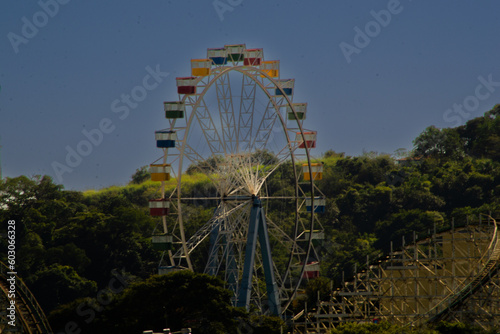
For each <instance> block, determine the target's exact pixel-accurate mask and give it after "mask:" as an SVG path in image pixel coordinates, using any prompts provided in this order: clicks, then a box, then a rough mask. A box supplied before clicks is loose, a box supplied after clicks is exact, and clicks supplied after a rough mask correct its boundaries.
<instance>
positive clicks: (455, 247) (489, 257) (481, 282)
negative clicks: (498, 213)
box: [293, 216, 500, 333]
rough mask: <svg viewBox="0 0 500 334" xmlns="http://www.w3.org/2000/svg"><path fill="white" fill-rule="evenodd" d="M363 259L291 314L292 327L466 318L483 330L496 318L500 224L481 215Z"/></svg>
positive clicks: (312, 329) (324, 328)
mask: <svg viewBox="0 0 500 334" xmlns="http://www.w3.org/2000/svg"><path fill="white" fill-rule="evenodd" d="M390 249H391V250H390V253H389V254H387V255H386V256H384V257H380V258H378V259H375V261H373V260H372V261H369V259H367V264H366V267H363V268H362V270H361V271H357V270H356V269H355V274H354V276H353V279H352V280H349V281H343V282H342V287H340V288H338V289H337V290H334V291H333V290H332V291H331V294H330V298H329V299H328V300H324V301H320V302H318V303H317V304H316V305H311V306H309V307H308V308H307V309H305V310H303V311H302V312H300V313H298V314H296V315H295V317H294V318H293V323H294V328H295V330H296V332H298V333H327V332H328V331H329V330H331V329H333V328H335V327H336V326H337V325H338V324H341V323H345V322H372V321H384V320H385V321H389V322H392V323H395V324H399V325H402V326H404V327H407V326H415V325H417V326H419V325H422V324H424V323H431V324H432V323H436V322H439V321H454V320H458V321H465V322H467V323H472V324H474V325H476V326H479V327H482V328H483V329H491V328H497V327H498V326H499V324H500V321H499V319H500V298H499V297H500V230H499V226H498V223H497V222H496V221H495V220H494V219H492V218H491V217H490V216H488V221H487V222H482V220H481V217H479V220H478V223H474V222H469V220H468V221H467V224H465V225H461V226H455V224H454V222H452V223H451V226H450V228H447V226H441V229H440V230H438V229H437V227H436V226H434V232H433V233H432V234H431V233H429V234H428V235H427V236H424V238H421V237H420V238H419V236H417V235H416V234H415V233H414V235H413V242H410V243H405V239H404V238H403V240H402V248H401V249H399V248H397V249H395V250H393V247H392V243H391V247H390Z"/></svg>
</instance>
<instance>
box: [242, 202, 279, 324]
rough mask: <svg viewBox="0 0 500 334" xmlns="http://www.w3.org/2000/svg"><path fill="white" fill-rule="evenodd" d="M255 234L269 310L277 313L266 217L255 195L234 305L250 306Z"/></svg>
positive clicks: (255, 245)
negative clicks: (240, 279)
mask: <svg viewBox="0 0 500 334" xmlns="http://www.w3.org/2000/svg"><path fill="white" fill-rule="evenodd" d="M257 236H258V237H259V241H260V248H261V252H262V262H263V266H264V274H265V276H266V287H267V296H268V301H269V310H270V311H271V313H272V314H274V315H279V314H280V313H281V312H280V311H281V310H280V302H279V295H278V287H277V284H276V279H275V277H274V271H273V262H272V257H271V247H270V245H269V236H268V233H267V224H266V218H265V216H264V211H263V210H262V203H261V201H260V199H259V198H257V197H256V198H254V202H253V206H252V210H251V212H250V222H249V226H248V234H247V244H246V249H245V264H244V267H243V277H242V281H241V286H240V291H239V295H238V302H237V304H236V306H238V307H245V308H246V309H247V310H248V309H249V306H250V298H251V292H252V275H253V268H254V262H255V249H256V247H257Z"/></svg>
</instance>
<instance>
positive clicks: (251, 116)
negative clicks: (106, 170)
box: [157, 44, 324, 314]
mask: <svg viewBox="0 0 500 334" xmlns="http://www.w3.org/2000/svg"><path fill="white" fill-rule="evenodd" d="M263 57H264V56H263V50H262V49H246V47H245V45H244V44H239V45H226V46H225V47H224V48H218V49H208V50H207V57H206V58H205V59H193V60H192V61H191V75H192V76H191V77H183V78H177V89H178V94H179V100H178V101H175V102H165V113H166V118H167V119H168V122H169V126H168V128H167V129H164V130H161V131H157V139H158V138H160V139H162V138H163V139H170V140H158V141H157V146H158V147H160V148H162V149H163V155H162V157H161V158H160V159H158V160H162V162H163V165H168V166H171V173H172V179H175V181H176V187H175V189H174V190H173V191H166V189H167V187H166V184H167V182H168V181H167V180H168V179H169V178H170V175H169V176H168V177H165V178H163V179H164V180H165V181H162V188H161V195H162V199H168V200H169V201H170V203H171V205H170V207H169V212H168V215H167V213H166V212H163V213H162V212H160V213H159V214H157V215H161V216H162V218H161V219H162V222H163V233H162V235H167V234H168V235H171V236H172V237H173V239H172V240H173V242H172V244H171V245H168V247H167V248H168V249H169V250H168V251H165V253H164V257H163V258H162V262H161V264H160V269H159V270H160V273H168V272H170V271H174V270H182V269H189V270H198V271H202V272H205V273H208V274H211V275H216V276H219V277H221V278H222V279H224V281H225V282H226V284H227V287H228V288H229V289H230V290H231V291H233V293H234V295H233V302H234V304H235V305H239V306H246V307H247V308H250V307H252V309H253V310H256V311H258V312H266V311H270V312H271V313H275V314H284V313H285V312H286V310H287V309H288V306H289V305H290V303H291V301H292V299H293V297H294V295H295V293H296V291H297V289H298V288H299V286H300V285H301V282H302V281H303V280H306V279H308V278H309V277H311V274H310V273H308V269H307V264H308V263H310V262H313V261H316V262H317V261H319V259H318V257H317V254H316V252H315V249H314V246H313V242H312V240H313V239H314V238H315V237H317V236H318V235H322V234H321V233H307V234H304V232H305V231H318V230H319V231H321V230H322V227H321V226H320V225H319V223H318V220H317V216H316V215H315V212H324V199H323V198H324V197H321V200H322V201H320V200H318V198H319V196H321V195H322V194H321V193H320V192H319V190H318V189H317V187H316V186H315V184H314V181H315V180H314V179H312V180H311V178H310V179H309V181H307V182H306V184H305V185H304V182H303V176H302V163H303V164H307V165H309V167H310V166H311V159H310V155H309V150H310V148H313V147H315V144H316V132H314V131H311V130H306V129H305V128H303V125H302V123H303V119H304V117H303V115H304V114H305V106H306V104H300V108H301V109H300V110H295V108H296V106H297V104H294V103H293V96H294V94H293V93H294V92H293V90H294V80H293V79H285V80H282V79H279V74H280V73H279V61H264V59H263ZM173 134H175V136H174V135H173ZM311 134H313V135H311ZM167 135H168V136H169V137H168V138H167ZM172 138H175V139H173V140H172ZM267 153H271V154H272V155H268V154H267ZM266 154H267V155H266ZM270 156H271V158H269V157H270ZM158 160H157V161H158ZM299 163H300V164H299ZM188 167H189V168H190V170H191V171H192V170H195V171H199V172H203V174H206V175H207V176H208V179H209V180H210V185H209V188H210V187H211V188H210V189H212V190H210V191H209V190H207V191H199V192H198V193H191V194H187V193H185V192H183V189H182V179H183V173H185V172H186V170H187V168H188ZM287 171H289V172H287ZM287 173H288V174H287ZM306 200H308V206H307V208H306ZM194 202H195V203H197V204H198V205H203V206H204V207H211V208H213V211H212V212H213V214H212V217H211V218H210V219H208V221H206V223H205V224H204V225H203V226H201V227H199V228H196V229H195V230H193V228H192V227H191V225H190V220H189V210H188V205H189V204H192V203H194ZM311 203H312V204H311ZM312 208H314V209H312ZM304 235H307V238H305V237H304ZM257 239H258V240H259V241H260V243H259V244H257V241H256V240H257ZM162 246H165V245H162ZM164 249H166V248H164ZM278 253H279V254H280V255H281V256H280V261H279V262H276V261H275V255H274V254H278ZM200 254H203V255H200ZM283 254H286V255H285V256H283ZM193 259H196V260H193ZM200 259H203V260H200ZM283 259H286V260H283ZM200 262H204V263H203V267H204V268H200ZM245 266H246V267H247V269H246V270H245V268H244V267H245ZM266 268H267V269H266ZM303 278H304V279H303ZM247 283H248V284H247ZM245 285H248V286H246V287H245ZM266 286H267V288H266ZM245 289H247V290H245ZM271 295H274V296H271Z"/></svg>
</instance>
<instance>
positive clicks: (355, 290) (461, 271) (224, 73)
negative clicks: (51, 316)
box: [0, 44, 500, 333]
mask: <svg viewBox="0 0 500 334" xmlns="http://www.w3.org/2000/svg"><path fill="white" fill-rule="evenodd" d="M176 81H177V93H178V96H179V97H178V100H176V101H169V102H165V103H164V111H165V117H166V119H167V121H168V127H167V128H165V129H162V130H159V131H156V132H155V139H156V146H157V147H158V148H160V149H161V150H162V155H161V157H160V158H159V159H157V160H156V161H154V162H153V163H152V164H151V165H150V172H151V179H152V180H153V181H159V182H161V187H160V190H159V195H158V197H157V198H155V199H152V200H150V201H149V208H150V213H151V215H152V216H155V217H158V221H159V223H158V225H160V226H161V228H160V229H161V231H160V232H157V233H155V232H153V236H152V243H153V247H154V248H155V249H157V250H160V251H162V258H161V260H160V264H159V267H158V273H159V274H167V273H170V272H174V271H178V270H193V271H196V270H197V271H200V272H203V273H207V274H210V275H214V276H218V277H220V278H222V279H223V281H224V282H225V284H226V287H227V288H228V289H229V290H230V291H232V302H233V305H235V306H241V307H245V308H247V309H248V310H250V311H252V312H255V313H260V314H274V315H278V316H281V317H282V318H283V319H286V320H288V321H290V322H291V323H293V327H294V332H296V333H327V332H329V331H330V330H331V328H334V327H335V326H336V325H338V324H339V323H343V322H371V321H378V320H388V321H391V322H393V323H399V324H401V325H405V326H409V325H420V324H423V323H432V322H437V321H441V320H459V321H465V322H469V323H474V324H476V325H478V326H481V327H483V328H485V329H491V328H500V231H498V226H497V223H496V221H495V220H494V219H492V218H491V217H488V219H487V220H481V219H479V221H477V222H472V221H471V222H470V223H469V222H468V223H467V225H465V226H454V225H453V224H452V225H451V227H450V228H448V229H447V230H443V231H437V229H435V230H434V232H433V233H429V235H428V236H425V237H417V236H416V235H415V236H414V237H413V240H412V242H405V240H404V239H403V245H402V247H401V248H397V249H396V248H393V247H392V243H391V247H390V249H391V251H390V253H389V254H388V255H387V256H386V257H385V258H379V259H375V260H373V259H372V260H370V259H367V261H366V262H367V263H366V267H365V268H364V269H362V270H360V271H358V272H356V273H355V275H354V277H353V278H352V279H351V280H346V281H344V282H342V287H340V288H338V289H337V290H335V291H331V293H330V297H329V298H328V300H326V301H325V300H322V301H318V303H317V305H309V306H306V308H305V309H304V310H302V311H300V312H298V313H296V314H294V313H293V312H292V307H291V306H292V302H293V301H294V300H295V299H296V298H297V296H298V292H299V290H301V289H302V288H303V287H304V286H305V283H306V282H307V281H308V280H310V279H312V278H315V277H318V276H319V266H320V258H319V256H318V249H317V248H316V247H317V246H318V245H319V244H321V240H323V239H324V238H325V232H324V230H323V226H322V225H321V223H320V220H319V216H318V215H320V214H322V213H324V212H325V205H326V203H325V196H324V195H323V194H322V193H321V191H320V190H319V188H318V187H317V181H320V180H321V179H322V178H323V164H322V163H320V162H317V161H314V160H313V159H312V158H311V154H310V150H311V149H313V148H315V147H316V139H317V138H316V132H315V131H313V130H310V129H306V128H304V126H303V122H304V120H305V119H306V115H307V103H297V102H294V101H293V99H294V95H295V94H294V93H295V80H294V79H281V78H280V69H279V61H277V60H265V58H264V53H263V50H262V49H247V48H246V46H245V45H244V44H239V45H226V46H225V47H223V48H216V49H208V50H207V54H206V58H204V59H192V60H191V76H189V77H179V78H176ZM269 157H272V158H269ZM188 168H189V169H188ZM193 168H195V169H198V170H199V171H201V172H203V173H204V175H206V178H207V180H208V184H207V187H206V188H205V190H199V191H198V192H192V193H187V192H186V190H185V189H184V188H183V187H182V186H181V185H182V181H183V178H185V179H184V180H185V181H186V176H188V175H187V171H188V170H192V169H193ZM171 179H172V181H171ZM187 181H189V178H187ZM193 203H196V204H197V205H201V206H202V207H203V208H204V209H206V208H209V209H210V212H211V216H210V217H209V218H208V219H206V222H204V224H202V225H201V226H198V225H197V224H194V223H193ZM195 226H196V227H195ZM6 273H7V268H6V266H5V265H4V264H2V263H0V288H1V290H2V294H0V300H1V303H0V304H1V305H6V303H8V299H7V295H8V286H7V285H8V282H7V278H8V277H7V274H6ZM17 280H18V282H19V291H20V299H19V303H16V305H17V306H16V312H18V314H20V315H21V321H20V326H19V327H17V328H16V330H17V332H22V333H51V329H50V325H49V323H48V321H47V319H46V317H45V315H44V314H43V311H42V310H41V308H40V306H39V305H38V303H37V302H36V300H35V298H34V296H33V295H32V294H31V292H30V291H29V290H28V288H27V287H26V286H25V285H24V284H23V283H22V280H21V279H20V278H17ZM6 322H7V318H6V314H5V312H3V313H1V312H0V332H2V331H3V330H4V329H5V328H6ZM186 330H187V329H186Z"/></svg>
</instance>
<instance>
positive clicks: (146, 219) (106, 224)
mask: <svg viewBox="0 0 500 334" xmlns="http://www.w3.org/2000/svg"><path fill="white" fill-rule="evenodd" d="M499 113H500V105H497V106H495V108H494V109H492V110H491V111H489V112H487V113H486V114H485V115H484V116H483V117H478V118H475V119H473V120H470V121H468V122H467V123H466V124H465V125H463V126H459V127H457V128H452V129H437V128H435V127H429V128H427V129H425V130H424V131H423V132H422V134H420V135H419V136H418V137H417V138H416V139H415V142H414V143H415V149H414V151H413V152H411V154H410V155H409V156H408V152H404V150H397V152H396V156H397V157H398V158H401V157H404V159H399V160H395V159H394V158H392V157H390V156H388V155H379V154H371V153H369V154H364V155H363V156H360V157H350V156H345V154H343V153H336V152H334V151H332V150H329V151H327V152H325V154H324V155H323V156H322V157H321V159H319V161H321V162H323V164H324V172H323V180H321V181H319V182H317V185H318V187H319V190H320V191H321V192H322V193H323V194H324V195H325V196H326V213H325V214H323V215H318V217H317V218H318V221H319V222H320V223H321V225H322V226H323V227H324V232H325V240H323V241H321V242H320V243H319V244H318V245H317V247H316V248H317V251H318V256H319V258H320V264H321V270H320V272H321V275H322V278H320V279H318V280H311V281H310V282H309V283H308V285H307V287H306V290H307V298H309V300H308V305H313V304H315V303H316V302H317V295H318V293H317V292H318V291H319V292H320V299H323V298H326V297H325V295H326V294H327V291H328V288H327V286H329V284H330V281H332V282H333V284H335V285H337V284H339V283H340V282H341V281H342V279H343V278H344V279H346V280H347V279H349V277H350V275H351V274H352V273H353V271H354V268H359V269H360V268H362V267H363V266H364V265H365V264H366V263H367V261H370V260H372V259H375V258H376V257H378V256H379V255H380V254H381V253H382V252H383V251H386V250H387V249H388V246H389V242H390V241H395V243H394V245H395V247H397V244H398V241H399V240H401V238H402V237H405V238H406V240H412V239H411V238H412V237H413V233H414V232H415V233H416V235H420V234H422V233H423V234H426V233H428V232H429V231H433V230H434V229H441V228H446V227H447V226H448V225H449V223H450V220H451V219H452V218H453V219H454V220H455V224H456V225H459V224H465V223H466V222H467V221H468V220H469V219H470V217H471V216H477V215H479V214H480V213H491V215H492V216H493V217H497V218H498V217H500V117H499ZM253 158H254V159H256V161H260V162H262V163H265V164H274V163H276V162H277V159H276V157H275V156H274V155H273V154H272V153H271V152H268V151H257V152H255V153H254V157H253ZM218 163H220V158H214V157H212V158H209V159H207V160H205V161H199V162H198V163H197V164H195V165H192V166H190V168H188V171H187V173H186V174H183V175H182V187H181V191H182V196H193V197H198V196H199V197H203V196H213V195H215V193H216V189H215V187H214V185H213V183H212V180H211V177H212V176H211V175H210V174H211V173H212V172H213V169H214V167H215V166H216V165H217V164H218ZM300 167H301V163H300V162H297V165H296V166H294V165H293V164H292V162H290V161H287V162H284V163H282V164H281V165H280V166H279V167H278V168H277V169H276V170H275V171H274V172H273V173H272V175H271V176H270V177H269V178H268V179H267V181H266V185H265V189H266V191H267V193H268V195H275V196H290V195H293V194H294V192H295V188H294V182H295V179H296V177H297V176H300V175H295V174H294V170H295V171H297V172H298V173H300ZM159 187H160V184H159V183H158V182H153V181H150V180H149V176H148V172H147V169H146V167H141V168H139V169H137V171H136V173H135V174H134V175H133V176H132V181H131V182H130V183H129V184H127V185H126V186H123V187H109V188H105V189H101V190H89V191H85V192H78V191H65V190H63V187H62V186H61V185H57V184H55V183H54V182H53V181H52V179H51V178H50V177H48V176H34V177H32V178H28V177H26V176H19V177H16V178H6V179H4V180H0V219H1V220H2V221H7V220H15V221H16V249H17V260H18V261H17V265H16V269H17V271H18V273H19V275H20V276H21V277H22V278H23V279H24V281H25V282H26V283H27V284H28V286H29V287H30V288H31V289H32V290H33V292H34V293H35V295H36V297H37V298H38V300H39V302H40V303H41V305H42V307H43V308H44V309H45V311H46V312H47V313H49V312H50V311H52V310H54V309H55V308H57V309H58V311H57V312H55V313H54V314H59V315H63V314H66V313H65V312H73V313H74V311H75V307H77V306H78V305H79V304H78V303H79V302H78V301H81V300H84V299H82V298H90V297H92V298H94V299H95V297H96V291H100V290H99V289H103V288H105V287H106V286H107V285H108V283H109V282H110V280H111V279H112V271H113V269H124V270H125V271H126V272H131V273H134V275H136V276H137V277H138V279H139V280H142V281H141V283H138V284H137V285H134V287H130V289H128V290H127V292H126V293H124V294H123V296H122V295H120V296H116V298H115V303H113V304H110V305H108V306H107V307H106V308H105V309H103V310H102V313H101V317H99V318H98V319H97V318H96V321H94V322H92V323H91V324H89V326H101V327H99V328H107V330H109V331H111V332H118V331H119V330H122V329H121V328H120V329H118V328H114V327H113V328H111V327H109V326H111V325H113V326H115V325H116V324H115V323H116V321H112V319H114V317H115V316H116V317H118V314H119V313H118V312H119V311H118V310H121V311H120V312H122V311H123V312H125V311H126V305H128V306H127V307H129V306H130V307H131V309H133V310H135V311H137V312H138V313H137V316H133V315H132V314H131V313H130V314H129V318H127V319H125V320H124V323H123V324H127V326H128V327H127V328H134V329H138V331H137V332H140V331H141V330H144V329H147V326H146V327H144V326H145V325H148V326H149V325H150V326H152V327H151V328H153V327H154V328H162V327H164V321H172V326H173V327H174V326H177V325H179V324H178V323H176V322H175V321H177V320H179V321H181V320H182V321H187V322H189V321H190V320H193V319H190V318H189V314H188V313H186V311H185V309H183V308H175V307H174V306H173V305H174V304H177V303H181V301H180V299H179V298H180V297H179V295H178V294H177V292H175V293H174V291H179V293H180V294H181V296H183V297H184V295H185V297H186V298H188V299H186V301H185V302H186V303H187V304H186V305H187V306H186V307H188V309H189V308H191V310H192V312H194V313H192V314H196V312H201V311H200V309H192V308H193V307H194V306H195V305H194V304H195V300H198V299H200V298H201V299H200V300H202V301H203V303H205V304H203V305H208V306H206V307H211V308H214V309H218V310H222V311H221V312H223V313H222V315H220V317H219V318H218V315H215V314H211V313H210V312H209V315H210V319H213V322H211V321H210V323H211V324H213V325H210V326H212V327H210V328H211V329H212V330H213V331H215V332H217V331H221V330H223V329H221V328H233V329H234V326H238V325H241V323H239V324H235V323H233V322H228V319H231V321H232V320H233V319H234V318H228V316H229V315H230V316H231V317H233V316H234V317H242V319H245V321H247V322H248V323H249V324H253V325H252V326H253V327H252V328H254V330H255V328H260V327H259V326H261V324H263V323H266V324H267V325H266V326H265V327H266V329H262V330H263V333H264V332H265V330H268V329H269V328H274V330H272V331H275V330H276V328H277V326H278V322H276V319H274V320H273V319H266V320H265V321H264V320H255V319H250V318H245V317H246V316H247V315H245V314H240V313H238V312H237V311H235V310H233V309H231V308H228V309H226V308H225V307H226V306H227V305H226V304H227V296H226V295H225V292H223V289H222V288H221V285H220V282H216V281H211V280H210V279H209V278H207V277H203V278H198V277H195V276H183V275H187V274H181V275H178V276H172V277H170V276H169V277H168V278H166V277H161V278H160V277H157V276H151V275H152V274H153V273H155V271H156V265H157V263H158V260H159V258H160V257H161V253H160V252H158V251H155V250H153V249H152V247H151V242H150V236H151V234H152V232H153V230H155V228H156V227H157V226H159V224H160V221H159V220H158V219H156V218H153V217H150V215H149V214H148V200H149V199H153V198H157V197H158V196H159ZM176 187H177V181H176V180H173V179H172V180H170V181H167V182H166V183H165V191H166V192H167V194H172V193H173V192H174V191H175V189H176ZM215 204H216V203H215V202H214V201H196V200H195V201H192V203H187V205H186V207H185V208H184V212H183V213H184V214H185V215H186V221H189V224H186V229H187V234H188V235H191V234H192V233H194V232H195V231H197V230H198V229H199V228H200V227H201V226H203V224H205V223H206V222H207V221H208V220H209V219H210V217H211V216H212V214H213V209H214V207H215ZM168 219H169V222H174V218H172V217H168ZM268 219H269V221H272V222H273V223H275V224H277V225H279V226H280V228H281V229H282V230H284V231H287V232H290V233H291V231H292V230H293V227H294V216H293V215H292V214H290V210H287V208H286V207H285V206H283V207H278V206H270V207H269V211H268ZM0 233H3V234H5V233H6V227H5V225H2V226H0ZM408 238H409V239H408ZM272 241H273V242H274V241H277V240H272ZM0 247H3V249H5V248H6V247H7V244H6V239H5V238H0ZM273 247H274V248H273V258H274V260H275V263H276V266H277V268H279V269H280V271H284V269H285V267H286V264H287V263H288V262H287V261H288V258H287V255H286V254H287V250H286V249H284V247H283V246H282V245H280V244H279V242H275V244H274V243H273ZM200 249H201V251H200V252H193V254H192V261H193V264H194V266H195V268H197V269H200V268H201V269H200V270H202V268H203V266H204V263H205V261H206V256H207V255H206V251H207V249H208V241H205V242H204V243H202V244H201V246H200ZM0 258H1V259H2V260H5V252H4V253H2V254H0ZM162 284H163V285H165V286H168V287H170V288H169V289H170V290H166V289H165V288H164V287H160V285H162ZM186 287H190V289H192V291H191V290H190V291H187V290H185V289H186ZM155 289H156V290H155ZM206 289H208V290H207V291H209V292H210V293H211V294H212V296H214V298H216V299H215V301H217V300H218V302H216V305H215V304H211V303H212V302H211V301H209V300H206V299H204V297H202V295H203V294H202V293H200V291H203V292H204V291H205V290H206ZM153 290H155V291H156V292H155V293H153V292H152V291H153ZM137 291H142V292H144V293H148V295H147V296H148V297H147V303H146V302H142V304H140V303H139V302H137V300H138V298H139V294H138V292H137ZM49 292H50V293H49ZM157 293H163V294H164V295H163V297H162V298H163V299H164V300H162V301H161V303H162V304H161V305H160V304H159V303H160V302H159V301H158V300H157V299H158V298H155V297H156V295H155V294H157ZM190 298H191V299H190ZM197 298H198V299H197ZM65 303H66V304H65ZM75 303H76V304H75ZM62 304H65V305H64V306H62ZM113 305H115V306H113ZM141 305H142V307H140V306H141ZM115 307H116V309H115ZM163 307H168V308H169V309H168V310H169V311H168V313H165V312H166V311H165V310H166V309H164V308H163ZM221 308H222V309H221ZM146 310H147V312H146ZM162 310H163V311H162ZM154 312H156V313H154ZM158 312H160V313H161V312H163V313H162V314H157V313H158ZM224 312H226V313H225V318H223V315H224ZM232 312H236V313H232ZM127 314H128V313H127ZM151 314H155V316H156V317H158V319H162V321H163V322H162V323H160V322H159V321H157V322H154V321H153V319H152V317H150V316H151ZM165 314H172V315H175V316H169V317H168V318H167V317H166V316H165ZM198 314H199V313H198ZM212 316H213V318H212ZM119 317H120V319H122V318H123V317H122V316H119ZM142 317H144V319H145V320H144V321H146V322H142V321H143V319H142ZM53 318H54V319H56V318H57V317H56V316H55V315H54V317H53ZM57 319H61V318H57ZM148 319H150V320H148ZM149 321H150V322H149ZM193 321H194V320H193ZM201 325H202V324H201V323H196V321H195V322H194V323H193V325H192V327H195V326H201ZM254 325H256V326H254ZM107 326H108V327H107ZM116 326H118V325H116ZM124 326H125V325H124ZM134 326H135V327H134ZM231 326H233V327H231ZM280 326H281V325H280ZM349 326H355V325H346V327H345V328H344V329H342V330H345V331H346V333H347V332H348V330H351V329H349V328H351V327H349ZM360 326H361V325H360ZM363 326H366V328H368V327H369V326H371V325H363ZM363 326H361V327H360V328H361V329H359V330H367V329H366V328H365V327H363ZM383 326H386V325H383ZM383 326H379V327H376V328H378V329H380V328H384V327H383ZM453 326H455V327H456V328H455V327H453ZM457 326H459V325H449V326H448V325H442V327H439V328H436V330H437V331H445V329H446V328H455V330H460V329H459V328H458V327H457ZM139 327H140V328H139ZM89 328H90V327H89ZM96 328H97V327H96ZM352 328H354V327H352ZM363 328H364V329H363ZM370 328H371V327H370ZM374 328H375V327H374ZM123 330H128V329H123ZM259 330H260V329H259ZM352 330H358V329H355V328H354V329H352ZM374 330H376V329H374ZM387 330H390V328H389V327H388V329H387ZM90 332H96V331H92V330H90ZM96 333H97V332H96ZM255 333H257V331H256V332H255ZM443 333H444V332H443Z"/></svg>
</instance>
